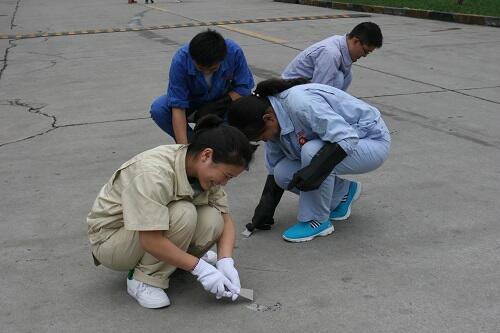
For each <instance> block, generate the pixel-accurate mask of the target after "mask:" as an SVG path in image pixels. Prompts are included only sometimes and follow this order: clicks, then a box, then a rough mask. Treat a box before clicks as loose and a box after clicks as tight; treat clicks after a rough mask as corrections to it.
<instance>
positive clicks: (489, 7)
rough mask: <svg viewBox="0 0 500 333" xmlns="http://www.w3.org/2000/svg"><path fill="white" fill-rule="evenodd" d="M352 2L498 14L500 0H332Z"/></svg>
mask: <svg viewBox="0 0 500 333" xmlns="http://www.w3.org/2000/svg"><path fill="white" fill-rule="evenodd" d="M333 1H334V2H344V3H353V4H364V5H371V6H385V7H398V8H413V9H426V10H436V11H441V12H451V13H466V14H477V15H487V16H500V0H463V4H462V5H459V4H457V0H345V1H344V0H333Z"/></svg>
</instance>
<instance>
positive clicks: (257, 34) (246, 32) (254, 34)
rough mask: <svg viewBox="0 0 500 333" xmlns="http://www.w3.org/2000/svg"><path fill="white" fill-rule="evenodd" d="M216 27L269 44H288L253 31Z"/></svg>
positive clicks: (285, 41)
mask: <svg viewBox="0 0 500 333" xmlns="http://www.w3.org/2000/svg"><path fill="white" fill-rule="evenodd" d="M218 27H220V28H222V29H225V30H229V31H234V32H237V33H240V34H242V35H247V36H250V37H255V38H258V39H262V40H265V41H268V42H271V43H277V44H284V43H288V41H287V40H284V39H280V38H276V37H271V36H266V35H263V34H261V33H258V32H255V31H250V30H245V29H241V28H236V27H232V26H223V25H218Z"/></svg>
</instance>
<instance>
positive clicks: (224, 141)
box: [187, 115, 256, 169]
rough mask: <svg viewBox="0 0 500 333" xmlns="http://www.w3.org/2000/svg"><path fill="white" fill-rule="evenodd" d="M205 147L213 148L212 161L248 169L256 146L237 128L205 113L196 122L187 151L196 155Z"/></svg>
mask: <svg viewBox="0 0 500 333" xmlns="http://www.w3.org/2000/svg"><path fill="white" fill-rule="evenodd" d="M206 148H211V149H212V150H213V155H212V160H213V161H214V163H225V164H230V165H238V166H243V167H244V168H245V169H248V166H249V165H250V162H251V161H252V158H253V153H254V151H255V148H256V147H255V146H254V145H252V144H251V143H250V142H249V141H248V139H247V138H246V137H245V135H244V134H243V133H242V132H241V131H240V130H238V129H237V128H235V127H233V126H229V125H227V124H225V123H224V121H223V120H222V119H221V118H219V117H218V116H216V115H207V116H204V117H203V118H201V119H200V120H199V121H198V123H197V124H196V126H195V128H194V133H193V136H192V138H191V142H190V143H189V146H188V151H187V153H188V155H196V154H198V153H199V152H201V151H202V150H203V149H206Z"/></svg>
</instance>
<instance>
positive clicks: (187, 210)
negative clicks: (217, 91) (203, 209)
mask: <svg viewBox="0 0 500 333" xmlns="http://www.w3.org/2000/svg"><path fill="white" fill-rule="evenodd" d="M168 208H169V217H170V228H169V230H168V233H179V232H182V233H186V234H191V235H192V234H194V231H195V230H196V223H197V219H198V217H197V215H198V214H197V212H196V207H195V205H193V203H191V202H189V201H184V200H180V201H175V202H173V203H171V204H169V205H168Z"/></svg>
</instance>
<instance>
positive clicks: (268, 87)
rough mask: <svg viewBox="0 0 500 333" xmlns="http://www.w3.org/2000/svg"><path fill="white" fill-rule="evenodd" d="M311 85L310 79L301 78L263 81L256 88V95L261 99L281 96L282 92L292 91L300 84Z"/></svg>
mask: <svg viewBox="0 0 500 333" xmlns="http://www.w3.org/2000/svg"><path fill="white" fill-rule="evenodd" d="M306 83H309V80H308V79H305V78H303V77H299V78H296V79H287V80H285V79H277V78H272V79H268V80H265V81H261V82H259V83H258V84H257V87H255V94H257V95H258V96H260V97H267V96H272V95H276V94H279V93H280V92H282V91H285V90H287V89H290V88H291V87H293V86H298V85H299V84H306Z"/></svg>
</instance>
